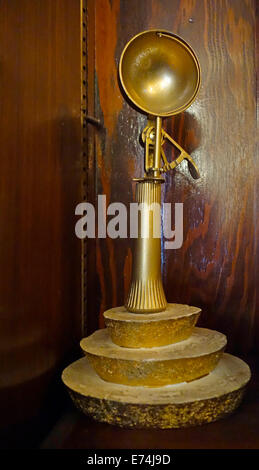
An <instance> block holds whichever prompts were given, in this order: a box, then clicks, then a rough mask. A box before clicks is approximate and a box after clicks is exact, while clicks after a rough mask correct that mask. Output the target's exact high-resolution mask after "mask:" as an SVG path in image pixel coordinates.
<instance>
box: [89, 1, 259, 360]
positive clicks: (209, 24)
mask: <svg viewBox="0 0 259 470" xmlns="http://www.w3.org/2000/svg"><path fill="white" fill-rule="evenodd" d="M87 8H88V10H87V14H88V46H89V48H90V51H91V55H90V56H88V83H89V87H88V97H89V99H90V108H89V109H90V112H91V113H94V114H95V116H96V117H97V118H98V119H100V120H101V123H102V127H101V129H99V130H96V131H93V130H92V129H91V131H90V132H91V138H90V136H89V142H88V146H89V148H88V157H89V162H90V163H89V171H90V174H91V181H92V182H91V184H90V185H89V192H88V200H89V201H91V202H93V203H95V202H96V196H97V194H106V196H107V204H108V203H110V202H113V201H120V202H123V203H125V204H128V203H129V202H131V201H132V200H133V197H134V191H133V185H132V181H131V180H132V178H133V177H136V176H141V175H142V174H143V149H142V147H141V146H140V145H139V135H140V133H141V130H142V129H143V127H144V125H145V116H143V115H141V114H140V113H139V112H137V111H136V110H135V109H133V108H132V107H131V106H130V105H129V103H128V102H127V101H126V100H125V99H124V98H123V96H122V94H121V91H120V88H119V84H118V75H117V70H118V62H119V58H120V54H121V52H122V50H123V47H124V45H125V44H126V43H127V41H128V40H129V39H130V38H131V37H132V36H133V35H135V34H137V33H138V32H140V31H142V30H146V29H151V28H163V29H168V30H170V31H172V32H174V33H176V34H178V35H180V36H181V37H182V38H183V39H185V40H186V41H187V42H189V43H190V45H191V46H192V47H193V48H194V50H195V51H196V53H197V55H198V58H199V60H200V63H201V69H202V86H201V90H200V93H199V95H198V98H197V100H196V101H195V102H194V103H193V105H192V106H191V107H190V108H189V109H188V110H187V111H186V112H184V113H182V114H180V115H178V116H176V117H174V118H171V119H167V120H166V122H165V123H164V125H165V127H166V129H167V131H168V132H170V133H171V134H172V135H173V136H174V138H175V139H176V141H177V142H179V143H180V144H181V145H182V146H183V148H185V149H186V150H187V151H188V152H190V153H191V154H192V156H193V158H194V159H195V161H196V163H197V164H198V166H199V168H200V171H201V179H200V180H198V181H194V180H192V178H191V176H190V174H189V172H188V169H187V167H186V166H185V165H184V164H183V165H181V167H180V168H179V167H178V169H177V170H176V171H174V172H171V173H169V174H168V175H167V176H166V184H165V187H164V200H165V201H167V202H172V203H174V202H183V203H184V243H183V246H182V248H181V249H178V250H165V251H164V256H163V279H164V286H165V291H166V295H167V300H168V301H169V302H180V303H188V304H192V305H197V306H200V307H201V308H202V310H203V313H202V318H201V322H200V325H204V326H207V327H210V328H214V329H218V330H219V331H222V332H224V333H226V334H227V336H228V340H229V346H228V350H229V351H232V352H234V351H235V352H242V353H243V352H248V351H250V350H251V349H253V347H254V346H256V344H258V339H259V336H258V335H259V315H258V308H257V307H256V301H257V299H256V288H257V285H258V262H259V260H258V254H257V246H256V245H257V237H256V225H257V212H258V206H256V181H257V178H258V170H259V163H258V159H257V158H256V153H255V152H256V150H255V145H256V115H255V110H256V70H255V34H256V27H255V26H256V22H255V10H256V2H254V1H253V0H219V1H217V2H215V1H213V0H200V1H195V0H142V1H141V2H140V1H139V0H121V1H120V0H110V1H109V0H98V1H96V2H94V1H92V0H88V2H87ZM93 96H94V97H95V100H94V103H93V100H92V97H93ZM89 127H90V126H89ZM168 156H169V158H175V154H174V152H172V151H170V150H168ZM89 246H90V249H89V252H90V258H89V260H90V262H89V264H88V277H87V279H88V292H87V322H88V332H90V331H92V330H93V329H95V328H97V327H98V318H99V326H103V320H102V312H103V311H104V310H105V309H107V308H110V307H112V306H118V305H122V304H123V302H124V298H125V295H126V293H127V290H128V286H129V281H130V270H131V263H132V243H131V241H130V240H128V239H116V240H112V239H109V238H107V239H99V240H96V242H93V241H91V242H90V244H89ZM257 302H258V301H257ZM257 305H258V303H257Z"/></svg>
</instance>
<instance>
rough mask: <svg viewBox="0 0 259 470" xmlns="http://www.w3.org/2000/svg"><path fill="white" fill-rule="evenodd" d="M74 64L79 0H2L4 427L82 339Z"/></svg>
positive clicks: (29, 409) (23, 411)
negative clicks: (75, 211) (76, 222)
mask: <svg viewBox="0 0 259 470" xmlns="http://www.w3.org/2000/svg"><path fill="white" fill-rule="evenodd" d="M80 63H81V52H80V2H79V1H77V0H76V1H73V2H70V1H69V0H65V1H61V0H54V1H53V0H39V1H37V2H32V1H29V0H19V1H16V0H14V1H12V2H9V1H5V0H1V1H0V101H1V115H0V116H1V117H0V119H1V124H0V147H1V160H0V179H1V183H0V217H1V241H0V266H1V270H0V317H1V328H0V350H1V363H0V369H1V371H0V376H1V382H0V383H1V386H0V388H1V400H0V403H1V426H4V425H6V424H11V423H12V422H14V423H17V422H18V421H20V420H24V419H25V418H26V419H27V418H30V417H31V416H33V415H34V414H35V413H36V412H38V410H39V409H40V408H41V407H42V404H43V402H44V400H45V398H46V391H47V388H49V387H50V383H52V380H53V375H54V374H55V372H56V371H57V370H59V367H60V366H59V364H60V362H62V361H64V357H65V356H66V354H67V353H68V351H70V350H71V348H72V347H73V345H74V344H75V343H76V341H77V340H78V339H79V338H80V336H81V327H80V325H81V318H80V317H81V305H80V298H81V292H80V289H81V287H80V276H81V272H80V260H81V245H80V241H79V240H77V239H76V237H75V235H74V223H75V220H74V210H75V205H76V204H77V203H78V202H80V201H81V187H80V181H81V155H80V151H81V147H80V146H81V142H80V136H81V121H80V118H81V112H80V99H81V97H80V84H81V77H80ZM57 383H59V381H56V384H57ZM2 408H3V409H2Z"/></svg>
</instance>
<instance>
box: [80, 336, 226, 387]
mask: <svg viewBox="0 0 259 470" xmlns="http://www.w3.org/2000/svg"><path fill="white" fill-rule="evenodd" d="M226 343H227V339H226V336H225V335H223V334H222V333H219V332H217V331H212V330H207V329H205V328H194V330H193V334H192V335H191V336H190V337H189V338H188V339H186V340H185V341H181V342H180V343H175V344H170V345H168V346H161V347H159V348H138V349H132V348H124V347H120V346H118V345H117V344H114V343H113V342H112V340H111V338H110V336H109V332H108V329H107V328H104V329H101V330H97V331H95V333H93V334H92V335H91V336H88V337H87V338H84V339H83V340H82V341H81V342H80V346H81V348H82V350H83V351H84V353H85V354H86V355H87V357H88V359H89V361H90V363H91V365H92V366H93V368H94V369H95V371H96V372H97V374H98V375H99V376H100V377H101V378H102V379H104V380H107V381H108V382H114V383H117V384H124V385H131V386H138V385H143V386H148V387H160V386H162V385H168V384H175V383H178V382H189V381H191V380H194V379H197V378H199V377H202V376H204V375H206V374H208V373H209V372H211V371H212V370H213V369H214V367H215V366H216V364H217V363H218V361H219V359H220V357H221V355H222V353H223V350H224V348H225V346H226Z"/></svg>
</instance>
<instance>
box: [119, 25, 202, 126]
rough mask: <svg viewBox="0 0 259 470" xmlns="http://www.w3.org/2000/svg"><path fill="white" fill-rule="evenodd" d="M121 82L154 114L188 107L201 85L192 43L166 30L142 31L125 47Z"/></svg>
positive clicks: (139, 106) (167, 114) (136, 102)
mask: <svg viewBox="0 0 259 470" xmlns="http://www.w3.org/2000/svg"><path fill="white" fill-rule="evenodd" d="M119 74H120V80H121V84H122V86H123V88H124V91H125V93H126V94H127V96H128V97H129V98H130V100H131V101H132V102H133V103H134V104H135V105H136V106H137V107H138V108H140V109H141V110H142V111H144V112H145V113H147V114H151V115H154V116H162V117H163V116H164V117H166V116H172V115H174V114H178V113H180V112H182V111H184V110H185V109H186V108H188V107H189V106H190V105H191V103H192V102H193V101H194V99H195V97H196V95H197V93H198V90H199V87H200V65H199V61H198V59H197V57H196V55H195V53H194V51H193V50H192V49H191V47H190V46H189V45H188V44H187V43H186V42H185V41H184V40H183V39H181V38H179V37H178V36H176V35H175V34H172V33H171V32H169V31H163V30H150V31H144V32H142V33H140V34H137V35H136V36H135V37H133V38H132V39H131V40H130V41H129V42H128V44H127V45H126V47H125V48H124V50H123V52H122V54H121V59H120V65H119Z"/></svg>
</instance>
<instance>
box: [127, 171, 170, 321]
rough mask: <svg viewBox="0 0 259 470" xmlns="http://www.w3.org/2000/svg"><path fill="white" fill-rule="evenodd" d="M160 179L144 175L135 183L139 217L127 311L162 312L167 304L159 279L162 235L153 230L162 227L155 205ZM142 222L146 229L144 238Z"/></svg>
mask: <svg viewBox="0 0 259 470" xmlns="http://www.w3.org/2000/svg"><path fill="white" fill-rule="evenodd" d="M161 181H163V180H161ZM161 181H159V180H152V179H146V180H145V178H143V179H142V180H140V181H139V182H138V183H137V188H136V202H137V203H139V204H142V217H141V224H140V223H139V224H138V238H137V239H136V241H135V247H134V253H133V268H132V280H131V284H130V289H129V294H128V298H127V301H126V303H125V307H126V309H127V310H128V311H129V312H135V313H146V312H150V313H152V312H161V311H163V310H165V309H166V306H167V302H166V298H165V294H164V289H163V285H162V278H161V238H158V237H156V235H157V233H155V232H156V230H155V225H156V227H159V228H160V227H161V215H160V210H159V211H157V210H156V208H155V206H156V205H158V204H159V207H160V204H161ZM139 219H140V218H139ZM142 223H143V224H144V225H145V228H146V231H147V233H145V234H144V235H145V236H144V237H143V232H142V233H141V230H143V226H142ZM147 227H148V229H147ZM159 230H160V229H159ZM141 235H142V236H141Z"/></svg>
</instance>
